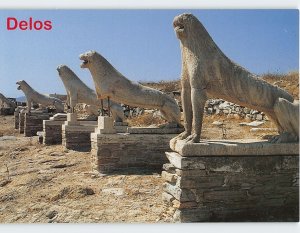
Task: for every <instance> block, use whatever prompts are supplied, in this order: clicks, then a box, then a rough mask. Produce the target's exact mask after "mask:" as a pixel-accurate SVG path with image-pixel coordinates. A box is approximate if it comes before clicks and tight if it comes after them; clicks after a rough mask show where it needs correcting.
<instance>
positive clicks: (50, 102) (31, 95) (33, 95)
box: [16, 80, 64, 113]
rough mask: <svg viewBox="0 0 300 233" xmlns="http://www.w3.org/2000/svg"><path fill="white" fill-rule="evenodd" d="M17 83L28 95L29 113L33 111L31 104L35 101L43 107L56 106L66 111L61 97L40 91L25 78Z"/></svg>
mask: <svg viewBox="0 0 300 233" xmlns="http://www.w3.org/2000/svg"><path fill="white" fill-rule="evenodd" d="M16 84H17V85H18V87H17V89H18V90H22V91H23V92H24V94H25V96H26V99H27V111H28V113H30V112H31V104H32V103H33V102H34V103H37V104H39V105H41V106H43V107H46V106H54V107H55V108H56V111H57V112H63V111H64V104H63V102H62V101H61V100H60V99H57V98H54V97H50V96H46V95H43V94H40V93H38V92H37V91H35V90H34V89H33V88H32V87H31V86H29V84H28V83H27V82H26V81H24V80H20V81H18V82H16Z"/></svg>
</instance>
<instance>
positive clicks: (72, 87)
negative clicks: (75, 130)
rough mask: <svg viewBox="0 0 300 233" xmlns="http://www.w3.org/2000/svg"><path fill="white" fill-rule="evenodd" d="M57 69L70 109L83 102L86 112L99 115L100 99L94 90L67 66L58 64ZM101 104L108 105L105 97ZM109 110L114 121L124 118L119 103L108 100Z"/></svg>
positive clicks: (72, 109) (120, 120)
mask: <svg viewBox="0 0 300 233" xmlns="http://www.w3.org/2000/svg"><path fill="white" fill-rule="evenodd" d="M57 71H58V74H59V77H60V78H61V80H62V81H63V84H64V86H65V89H66V91H67V103H68V105H69V106H70V107H71V111H72V112H74V108H75V106H76V104H77V103H85V104H86V105H85V106H84V108H85V110H86V111H87V112H88V114H93V115H99V114H98V109H99V107H101V101H100V100H99V99H98V98H97V95H96V92H95V91H94V90H92V89H91V88H89V87H88V86H87V85H86V84H85V83H84V82H82V80H81V79H80V78H79V77H78V76H77V75H76V74H75V73H74V72H73V71H72V70H71V69H70V68H69V67H68V66H66V65H60V66H58V67H57ZM103 105H104V107H105V108H107V107H108V101H107V100H106V99H105V100H103ZM110 110H111V113H112V117H113V118H114V120H115V121H116V122H122V121H123V120H124V111H123V108H122V106H121V105H120V104H117V103H114V102H113V101H110Z"/></svg>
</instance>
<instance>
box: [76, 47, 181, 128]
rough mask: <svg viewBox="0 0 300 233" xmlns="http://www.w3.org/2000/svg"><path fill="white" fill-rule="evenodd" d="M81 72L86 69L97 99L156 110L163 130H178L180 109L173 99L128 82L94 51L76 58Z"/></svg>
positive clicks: (159, 92) (154, 90) (151, 89)
mask: <svg viewBox="0 0 300 233" xmlns="http://www.w3.org/2000/svg"><path fill="white" fill-rule="evenodd" d="M79 58H80V60H82V61H83V62H82V63H81V65H80V66H81V68H88V69H89V70H90V72H91V74H92V78H93V80H94V84H95V88H96V93H97V95H98V97H99V98H102V99H103V98H106V97H109V98H111V99H112V100H114V101H115V102H117V103H124V104H127V105H130V106H135V107H143V108H150V109H151V108H152V109H159V110H160V112H161V113H162V116H163V117H164V118H165V119H166V120H167V121H168V124H167V125H165V127H170V128H172V127H180V126H181V124H180V108H179V106H178V104H177V103H176V101H175V99H174V98H172V97H170V96H168V95H167V94H165V93H163V92H161V91H158V90H156V89H153V88H149V87H145V86H143V85H140V84H138V83H134V82H131V81H130V80H129V79H127V78H126V77H124V76H123V75H122V74H121V73H120V72H119V71H117V70H116V69H115V68H114V67H113V66H112V65H111V64H110V63H109V62H108V61H107V60H106V59H105V58H104V57H103V56H101V55H100V54H99V53H97V52H96V51H89V52H86V53H84V54H81V55H80V57H79Z"/></svg>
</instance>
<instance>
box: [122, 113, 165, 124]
mask: <svg viewBox="0 0 300 233" xmlns="http://www.w3.org/2000/svg"><path fill="white" fill-rule="evenodd" d="M127 122H128V124H129V125H130V126H136V127H147V126H150V125H160V124H164V123H166V121H165V120H164V119H162V118H161V117H154V116H153V114H151V113H144V114H142V115H140V116H137V117H131V118H128V119H127Z"/></svg>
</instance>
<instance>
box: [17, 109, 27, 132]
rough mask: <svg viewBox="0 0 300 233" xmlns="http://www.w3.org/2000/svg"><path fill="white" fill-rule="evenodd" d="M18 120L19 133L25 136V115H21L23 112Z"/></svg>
mask: <svg viewBox="0 0 300 233" xmlns="http://www.w3.org/2000/svg"><path fill="white" fill-rule="evenodd" d="M18 120H19V126H18V129H19V133H20V134H23V133H24V121H25V113H21V112H20V113H19V117H18Z"/></svg>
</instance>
